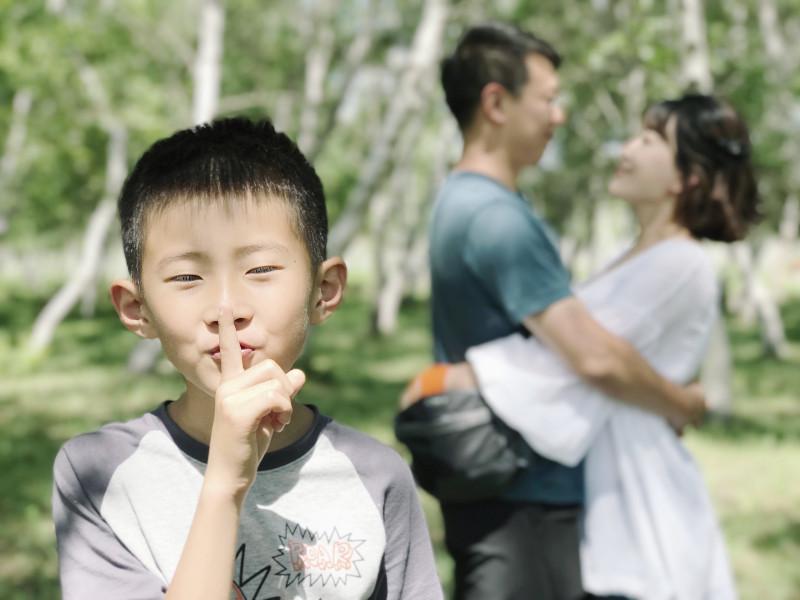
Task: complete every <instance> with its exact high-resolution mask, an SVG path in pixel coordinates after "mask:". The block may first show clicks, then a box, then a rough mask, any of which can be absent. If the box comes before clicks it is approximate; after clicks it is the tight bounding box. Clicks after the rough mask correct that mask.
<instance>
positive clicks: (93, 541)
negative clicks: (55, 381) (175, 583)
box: [53, 447, 166, 600]
mask: <svg viewBox="0 0 800 600" xmlns="http://www.w3.org/2000/svg"><path fill="white" fill-rule="evenodd" d="M53 482H54V483H53V521H54V523H55V530H56V541H57V545H58V569H59V579H60V582H61V594H62V598H63V599H64V600H73V599H74V600H79V599H80V600H83V598H88V597H91V598H108V599H109V600H115V599H125V600H155V599H160V598H163V597H164V593H165V592H166V587H165V585H164V582H163V581H161V579H160V578H159V577H158V576H156V575H155V574H153V573H151V572H150V571H148V570H147V569H146V568H145V567H144V565H142V563H141V562H140V561H139V560H138V559H137V558H136V557H135V556H134V555H133V554H131V553H130V551H128V549H127V548H125V546H124V545H123V544H122V542H121V541H120V540H119V539H118V538H117V537H116V536H115V535H114V533H113V531H112V530H111V528H110V527H109V525H108V523H107V522H106V521H105V520H104V519H103V517H102V516H101V515H100V510H99V506H96V505H95V504H96V503H95V502H93V501H92V499H91V498H90V494H89V493H87V490H86V485H85V483H84V482H82V481H81V479H80V478H79V477H78V474H77V473H76V470H75V468H74V466H73V463H72V461H71V460H70V456H69V454H68V452H67V448H66V447H64V448H62V449H61V451H60V452H59V453H58V456H56V460H55V464H54V467H53Z"/></svg>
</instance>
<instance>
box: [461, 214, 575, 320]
mask: <svg viewBox="0 0 800 600" xmlns="http://www.w3.org/2000/svg"><path fill="white" fill-rule="evenodd" d="M464 248H465V249H464V260H465V262H466V264H467V267H468V268H469V269H470V271H471V272H472V274H473V275H474V276H475V277H476V278H477V279H478V280H479V281H480V282H481V284H482V286H483V287H484V289H486V291H487V292H488V294H489V295H490V296H491V297H492V298H494V299H495V300H496V301H497V302H498V303H499V305H500V306H501V307H502V309H503V310H504V311H505V313H506V315H507V316H508V318H509V319H510V320H511V321H513V322H514V323H522V321H523V320H524V319H525V318H526V317H528V316H529V315H533V314H536V313H539V312H541V311H543V310H544V309H546V308H547V307H548V306H550V305H551V304H553V303H555V302H557V301H558V300H561V299H563V298H565V297H567V296H569V295H570V294H571V293H572V292H571V290H570V281H569V279H570V278H569V273H568V272H567V270H566V268H565V267H564V264H563V262H562V261H561V257H560V256H559V254H558V250H557V248H556V246H555V244H554V243H553V240H551V238H550V236H549V235H548V232H547V230H546V229H545V227H544V225H543V224H541V223H538V222H536V220H535V219H534V218H533V217H532V216H531V215H530V214H528V213H527V212H526V211H525V207H524V206H520V207H516V206H513V205H506V204H501V205H489V206H487V207H485V208H484V209H482V210H481V211H479V212H478V213H477V214H476V215H475V217H474V218H473V221H472V224H471V225H470V227H469V230H468V233H467V240H466V243H465V245H464Z"/></svg>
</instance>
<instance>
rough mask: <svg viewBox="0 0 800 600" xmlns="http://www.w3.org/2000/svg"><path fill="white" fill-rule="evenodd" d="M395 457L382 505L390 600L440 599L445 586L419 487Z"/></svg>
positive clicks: (403, 464) (400, 460)
mask: <svg viewBox="0 0 800 600" xmlns="http://www.w3.org/2000/svg"><path fill="white" fill-rule="evenodd" d="M396 460H397V463H399V465H398V468H397V469H395V471H396V476H395V477H394V478H393V481H392V483H391V484H390V485H389V487H388V488H387V489H386V497H385V500H384V505H383V519H384V526H385V528H386V551H385V555H384V564H385V568H386V579H387V584H388V600H440V599H442V598H443V597H444V596H443V592H442V586H441V584H440V582H439V577H438V575H437V573H436V562H435V561H434V558H433V548H432V547H431V539H430V535H429V533H428V527H427V525H426V523H425V516H424V515H423V513H422V507H421V506H420V502H419V497H418V495H417V489H416V486H415V484H414V480H413V478H412V477H411V473H410V471H409V469H408V466H407V465H406V464H405V462H403V460H402V459H401V458H400V457H399V456H398V457H396Z"/></svg>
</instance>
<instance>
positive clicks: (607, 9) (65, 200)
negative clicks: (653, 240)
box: [0, 0, 800, 600]
mask: <svg viewBox="0 0 800 600" xmlns="http://www.w3.org/2000/svg"><path fill="white" fill-rule="evenodd" d="M487 19H500V20H510V21H514V22H517V23H519V24H520V25H522V26H524V27H527V28H530V29H531V30H533V31H535V32H537V33H538V34H539V35H541V36H542V37H544V38H545V39H548V40H549V41H551V42H552V43H553V44H554V45H555V46H556V47H557V48H558V50H559V51H560V52H561V53H562V55H563V56H564V59H565V61H564V64H563V66H562V68H561V79H562V88H563V90H564V93H563V103H564V105H565V106H566V108H567V111H568V115H569V120H568V123H567V125H566V126H565V127H564V128H562V129H561V130H560V131H559V132H558V134H557V136H556V138H555V139H554V141H553V142H552V143H551V145H550V147H549V149H548V151H547V153H546V154H545V157H544V159H543V161H542V164H541V165H540V167H539V168H538V169H536V170H531V171H530V172H529V173H526V175H525V177H524V179H523V188H524V191H525V192H526V193H527V194H528V195H529V196H530V197H531V198H533V200H534V204H535V205H536V208H537V209H538V210H539V211H540V212H542V213H543V214H544V215H545V216H546V218H548V219H549V220H550V221H551V222H552V223H553V224H554V225H555V226H556V228H557V229H558V230H559V233H560V234H561V235H562V252H563V255H564V257H565V260H566V261H567V263H568V264H569V265H570V266H571V268H572V270H573V272H574V274H575V276H576V278H578V279H580V278H581V277H583V276H585V275H586V274H588V273H590V272H591V271H592V270H593V269H595V268H597V267H598V266H600V264H601V263H602V261H603V260H604V259H606V258H607V257H608V256H609V255H610V254H611V253H613V252H614V251H615V250H617V249H619V247H620V246H621V245H623V244H624V243H625V241H626V240H627V239H629V236H630V235H631V222H630V220H629V216H628V214H627V212H626V210H625V208H624V207H623V206H621V205H620V204H619V203H618V202H617V201H615V200H613V199H611V198H609V197H607V194H606V191H605V186H606V181H607V179H608V176H609V174H610V171H611V169H612V168H613V165H614V161H615V159H616V156H617V154H618V151H619V148H620V145H621V143H622V142H623V141H624V140H625V138H626V137H627V136H628V135H629V134H631V133H632V132H634V131H635V130H636V129H637V128H638V127H639V119H640V116H641V113H642V111H643V109H644V108H645V107H646V106H647V105H648V103H649V102H651V101H653V100H657V99H660V98H663V97H668V96H675V95H678V94H680V93H681V92H682V91H683V90H685V89H687V88H695V89H699V90H703V91H714V92H715V93H717V94H720V95H721V96H723V97H725V98H727V99H729V100H730V101H731V102H732V103H733V104H734V105H735V106H736V107H737V108H738V109H739V110H740V111H741V112H742V113H743V114H744V115H745V117H746V119H747V121H748V122H749V123H750V126H751V134H752V139H753V144H754V154H755V158H756V163H757V166H758V171H759V174H760V188H761V192H762V196H763V200H764V220H763V222H762V224H761V225H760V226H759V227H758V228H757V229H756V230H755V231H754V232H753V234H752V235H751V236H750V238H749V239H748V240H747V241H746V242H742V243H739V244H736V245H735V246H733V247H731V248H719V247H716V246H714V245H709V247H708V251H709V253H711V254H712V256H713V257H714V260H715V262H716V264H717V265H718V267H719V272H720V277H721V278H722V280H723V282H724V291H725V294H724V308H725V316H726V318H725V323H723V324H722V325H721V326H720V327H719V328H718V329H717V332H716V334H715V337H714V340H713V342H712V347H711V350H710V353H709V360H708V361H707V364H706V366H705V369H704V374H703V375H704V381H705V383H706V386H707V390H708V393H709V397H710V399H711V401H712V402H713V405H714V407H715V417H714V418H713V419H711V420H710V422H709V424H708V425H707V426H706V427H704V428H703V429H701V430H698V431H693V432H691V433H690V434H689V435H687V443H688V445H689V446H690V448H691V449H692V451H693V452H694V453H695V454H696V456H697V457H698V460H699V462H700V463H701V466H702V467H703V470H704V473H705V475H706V478H707V480H708V481H709V485H710V487H711V489H712V495H713V497H714V500H715V502H716V505H717V509H718V511H719V514H720V518H721V520H722V523H723V526H724V529H725V532H726V535H727V539H728V544H729V547H730V551H731V555H732V559H733V563H734V567H735V569H736V573H737V578H738V582H739V586H740V591H741V595H742V597H743V598H745V599H747V598H770V599H776V600H778V599H790V598H791V599H797V598H800V561H798V556H800V484H799V483H798V472H800V402H799V401H798V392H797V390H800V352H798V345H797V343H798V340H800V244H798V239H797V238H798V232H799V231H800V168H798V166H797V165H796V164H795V163H796V162H797V160H798V158H797V157H798V156H800V68H798V67H800V44H798V43H797V41H798V40H800V0H706V1H705V2H704V1H703V0H537V1H533V0H494V1H493V2H488V1H485V0H484V1H476V0H450V1H448V0H291V1H290V0H285V1H274V0H227V1H223V0H171V1H170V2H161V1H156V0H17V1H14V0H0V381H2V385H0V473H2V479H0V540H2V542H0V598H56V597H58V595H59V594H58V587H57V580H56V566H55V564H56V563H55V549H54V538H53V532H52V524H51V521H50V497H49V495H50V476H51V475H50V469H51V464H52V460H53V457H54V456H55V453H56V451H57V450H58V447H59V446H60V445H61V443H63V441H64V440H66V439H67V438H69V437H71V436H73V435H75V434H77V433H79V432H81V431H84V430H87V429H92V428H96V427H97V426H99V425H100V424H102V423H103V422H106V421H108V420H112V419H125V418H130V417H131V416H134V415H137V414H140V413H141V412H143V411H145V410H149V409H150V408H152V407H154V406H155V405H156V404H157V403H158V402H160V401H162V400H163V399H165V398H167V397H170V395H174V394H175V393H176V392H177V390H179V387H180V382H179V381H178V379H177V377H176V375H175V373H174V372H173V371H172V370H171V368H170V367H169V365H168V364H166V363H165V362H164V360H163V359H162V358H161V357H160V354H159V348H158V346H153V345H152V344H143V343H137V340H136V339H135V338H134V337H133V336H131V335H130V334H128V333H127V332H125V331H124V330H123V329H122V327H121V326H120V325H119V324H118V322H117V321H116V317H115V315H114V314H113V310H112V309H111V307H110V303H109V302H108V299H107V297H106V292H105V289H106V286H107V283H108V281H109V280H110V279H111V278H113V277H118V276H122V275H124V274H125V267H124V260H123V258H122V253H121V249H120V242H119V234H118V231H117V223H116V218H115V212H114V211H115V200H116V194H117V192H118V190H119V187H120V185H121V183H122V181H123V179H124V177H125V174H126V172H127V169H128V168H129V167H130V165H131V163H132V161H133V160H135V159H136V158H137V157H138V155H139V154H140V153H141V152H142V151H143V150H144V149H145V148H146V147H147V146H148V145H149V144H150V143H152V142H153V141H154V140H155V139H157V138H159V137H162V136H164V135H167V134H169V133H171V132H172V131H174V130H175V129H178V128H184V127H188V126H191V125H192V124H194V123H200V122H203V121H207V120H209V119H211V118H213V117H214V116H224V115H248V116H251V117H263V116H269V117H270V118H272V119H273V121H274V122H275V123H276V126H277V127H278V128H279V129H282V130H284V131H286V132H287V133H289V134H290V135H291V136H292V137H293V138H294V139H296V140H297V141H298V143H299V145H300V147H301V149H302V150H303V151H304V152H305V153H306V155H307V156H308V157H309V158H310V159H311V160H312V161H313V162H314V163H315V165H316V167H317V169H318V171H319V173H320V175H321V177H322V180H323V182H324V184H325V188H326V192H327V196H328V202H329V211H330V217H331V224H332V229H331V235H330V252H331V253H336V254H339V253H341V254H343V255H344V256H345V258H346V260H347V262H348V264H349V265H350V268H351V285H350V288H349V291H348V295H347V301H346V303H345V306H344V308H343V309H342V311H341V314H338V315H336V317H335V318H334V319H332V320H331V322H330V323H329V324H326V326H325V327H324V328H322V329H320V330H319V331H317V332H315V333H314V335H313V336H312V339H311V341H310V343H309V347H308V349H307V351H306V354H305V355H304V357H303V359H302V361H303V364H302V366H303V367H304V368H305V369H306V370H307V371H308V372H309V377H310V382H309V384H308V385H307V387H306V388H305V391H304V395H305V396H304V399H305V400H306V401H310V402H314V403H316V404H318V405H320V406H321V408H322V409H323V410H325V411H326V412H328V413H329V414H331V415H332V416H334V417H336V418H338V419H340V420H342V421H344V422H345V423H348V424H351V425H354V426H356V427H359V428H362V429H364V430H366V431H368V432H370V433H372V434H373V435H375V436H377V437H379V438H380V439H382V440H383V441H385V442H387V443H390V444H393V443H395V442H394V440H393V436H392V434H391V420H392V417H393V414H394V405H395V401H396V398H397V396H398V394H399V391H400V390H401V389H402V387H403V385H404V383H405V382H406V381H407V379H408V378H410V377H411V376H412V375H413V374H414V373H415V371H416V370H417V369H418V368H420V367H421V366H423V365H425V364H427V362H428V361H429V360H430V356H431V354H430V334H429V317H428V312H427V297H428V286H427V272H426V268H427V266H426V258H427V240H426V225H427V216H428V212H429V209H430V205H431V201H432V197H433V195H434V193H435V190H436V187H437V186H438V184H439V182H440V181H441V179H442V177H443V176H444V175H445V174H446V172H447V170H448V169H449V167H450V166H451V165H452V163H453V161H454V160H455V159H456V158H457V156H458V153H459V151H460V141H459V137H458V133H457V131H456V128H455V125H454V122H453V120H452V119H451V118H450V116H449V114H448V112H447V109H446V106H445V104H444V100H443V97H442V93H441V90H440V87H439V84H438V63H439V59H440V58H441V55H442V52H443V51H444V50H446V49H449V48H451V47H452V46H453V44H454V43H455V41H456V39H457V37H458V35H459V34H460V32H461V31H462V29H463V28H464V26H465V25H467V24H472V23H475V22H477V21H482V20H487ZM424 502H425V506H426V510H427V513H428V517H429V522H430V525H431V529H432V535H433V537H434V543H435V544H436V547H437V557H438V560H439V566H440V572H441V575H442V579H443V582H444V583H445V585H446V586H447V585H449V578H450V575H449V562H448V558H447V557H446V555H445V554H444V553H443V550H442V547H441V546H442V539H441V538H442V532H441V525H440V521H439V516H438V514H437V512H436V510H435V504H434V503H433V502H432V501H431V499H430V498H427V497H425V498H424Z"/></svg>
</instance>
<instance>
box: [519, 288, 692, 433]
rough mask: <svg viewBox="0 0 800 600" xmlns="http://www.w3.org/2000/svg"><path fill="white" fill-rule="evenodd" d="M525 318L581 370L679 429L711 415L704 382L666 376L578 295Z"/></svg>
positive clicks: (537, 333) (533, 330)
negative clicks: (681, 383) (680, 381)
mask: <svg viewBox="0 0 800 600" xmlns="http://www.w3.org/2000/svg"><path fill="white" fill-rule="evenodd" d="M523 322H524V324H525V327H526V328H527V329H528V330H529V331H530V332H531V333H532V334H533V335H535V336H536V338H537V339H539V340H540V341H541V342H543V343H544V344H545V345H547V346H548V347H549V348H550V349H551V350H553V351H554V352H556V353H558V354H559V355H560V356H561V357H562V358H563V359H564V360H565V361H566V363H567V364H568V365H569V366H570V368H571V369H572V370H573V371H575V373H576V374H577V375H579V376H580V377H581V378H582V379H583V380H584V381H586V382H587V383H589V384H590V385H592V386H594V387H596V388H598V389H599V390H601V391H602V392H604V393H605V394H607V395H608V396H611V397H614V398H617V399H619V400H622V401H624V402H628V403H630V404H634V405H636V406H640V407H641V408H644V409H646V410H649V411H651V412H654V413H657V414H660V415H663V416H664V417H667V418H668V419H669V420H670V421H671V422H672V423H673V425H676V426H677V427H679V428H680V427H683V426H684V425H686V424H689V423H698V422H699V421H700V420H701V419H702V417H703V415H704V414H705V409H706V406H705V401H704V398H703V394H702V390H701V388H700V386H698V385H690V386H688V387H681V386H679V385H676V384H674V383H672V382H670V381H667V380H666V379H664V378H663V377H661V375H659V374H658V373H656V371H655V370H654V369H653V368H652V367H651V366H650V364H649V363H648V362H647V361H646V360H645V359H644V358H642V356H641V354H639V352H637V351H636V349H635V348H634V347H633V346H632V345H631V344H630V343H628V342H627V341H625V340H623V339H622V338H619V337H617V336H615V335H613V334H612V333H609V332H608V331H607V330H605V329H604V328H603V327H602V326H601V325H600V324H599V323H598V322H597V321H596V320H595V319H594V318H593V317H592V315H591V313H589V311H588V309H587V308H586V306H585V305H584V304H583V303H582V302H581V301H580V300H578V299H577V298H575V297H574V296H571V297H568V298H565V299H563V300H560V301H558V302H555V303H554V304H552V305H550V306H549V307H548V308H546V309H545V310H543V311H541V312H539V313H536V314H534V315H531V316H529V317H526V318H525V319H524V321H523Z"/></svg>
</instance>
